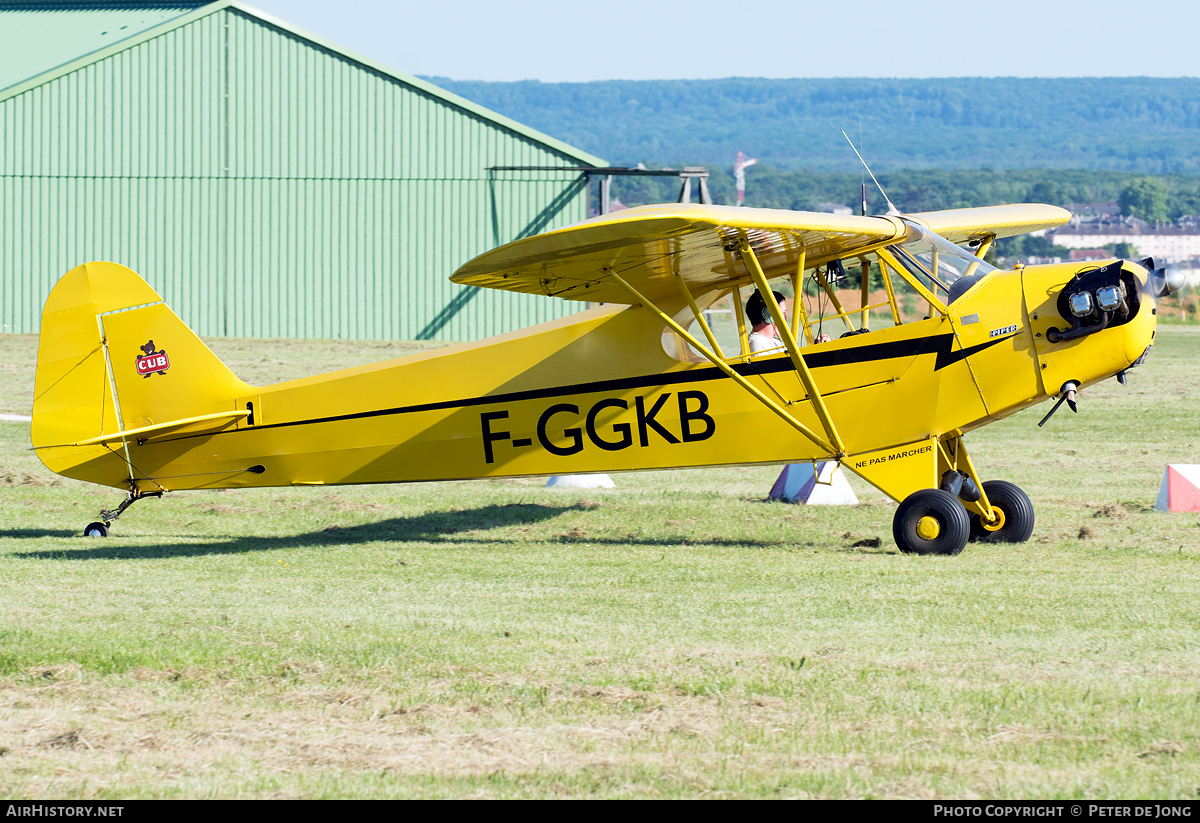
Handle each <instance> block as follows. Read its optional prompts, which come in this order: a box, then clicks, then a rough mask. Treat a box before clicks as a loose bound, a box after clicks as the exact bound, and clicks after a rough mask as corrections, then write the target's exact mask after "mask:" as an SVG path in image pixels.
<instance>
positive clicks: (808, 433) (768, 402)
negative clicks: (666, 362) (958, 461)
mask: <svg viewBox="0 0 1200 823" xmlns="http://www.w3.org/2000/svg"><path fill="white" fill-rule="evenodd" d="M604 273H605V274H606V275H607V276H608V277H609V278H610V279H611V280H612V281H613V282H614V283H616V284H617V285H618V286H620V287H621V288H623V289H624V290H625V291H626V292H627V293H628V294H629V296H630V297H631V298H633V302H634V303H637V304H640V305H641V306H643V307H644V308H645V309H646V310H647V311H650V312H653V313H654V314H655V315H656V316H657V317H658V318H659V319H660V320H662V321H663V322H664V323H666V324H667V325H668V326H670V327H671V329H672V330H674V331H675V333H676V334H678V335H679V336H680V337H682V338H683V339H684V340H686V341H687V342H688V343H689V344H691V346H692V347H693V348H694V349H695V350H696V351H698V352H700V353H701V354H702V355H704V357H705V358H707V359H708V360H709V361H710V362H711V363H712V364H713V365H714V366H716V367H717V368H718V369H720V370H721V371H723V372H725V375H726V376H727V377H729V378H730V379H732V380H733V381H734V382H735V383H737V384H738V385H739V386H741V387H742V388H743V389H745V390H746V391H748V392H749V393H750V394H751V395H752V396H753V397H754V398H755V399H757V400H758V401H759V402H760V403H762V404H763V405H764V406H766V407H767V408H768V409H770V410H771V411H773V412H775V414H777V415H779V416H780V417H781V418H782V419H783V421H784V422H785V423H787V424H788V425H790V426H791V427H792V428H794V429H795V430H796V431H798V432H800V433H801V434H802V435H804V436H805V437H807V438H808V439H809V440H811V441H812V442H814V443H816V444H817V445H818V446H820V447H821V448H822V449H824V450H825V451H826V452H828V453H829V456H830V457H841V456H842V455H843V454H845V449H844V448H842V447H841V446H840V441H837V442H839V447H838V448H834V447H833V446H831V445H829V443H827V442H825V440H824V439H823V438H822V437H821V436H820V435H819V434H817V433H816V432H814V431H812V430H811V429H809V428H808V427H807V426H805V425H804V424H803V423H801V422H800V421H799V420H797V419H796V418H795V417H792V415H790V414H788V412H787V409H785V408H783V407H782V406H780V405H779V404H778V403H776V402H775V401H774V400H772V399H771V398H769V397H767V396H766V395H765V394H763V393H762V392H761V391H759V390H758V389H757V388H755V387H754V386H753V385H752V384H751V383H750V381H749V380H747V379H746V378H745V377H742V375H740V374H738V373H737V372H736V371H734V370H733V369H732V368H730V366H729V364H728V363H726V362H725V361H724V360H722V359H721V358H720V357H718V356H717V355H716V354H714V353H713V352H712V351H710V350H709V349H708V347H707V346H705V345H704V344H703V343H701V342H700V341H699V340H697V339H696V338H695V337H692V335H690V334H688V332H687V330H686V329H685V328H683V326H681V325H679V324H678V323H676V322H675V320H674V319H673V318H672V317H671V316H670V315H669V314H667V313H666V312H664V311H663V310H662V309H660V308H659V307H658V306H656V305H654V304H653V303H651V302H650V301H649V300H647V299H646V298H645V297H643V296H642V295H641V294H640V293H639V292H638V290H637V289H635V288H634V287H633V286H631V285H629V283H627V282H626V281H625V279H624V278H622V277H621V275H619V274H617V273H616V272H615V271H613V270H612V269H609V268H605V269H604ZM767 293H768V294H769V293H770V290H769V289H768V291H767ZM775 310H776V311H778V310H779V306H778V305H777V306H775ZM793 342H794V341H793ZM814 396H815V397H816V399H817V402H821V398H820V395H814ZM821 408H822V409H823V408H824V404H822V405H821ZM835 435H836V432H835Z"/></svg>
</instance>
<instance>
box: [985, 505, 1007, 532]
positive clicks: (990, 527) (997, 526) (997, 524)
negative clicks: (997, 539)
mask: <svg viewBox="0 0 1200 823" xmlns="http://www.w3.org/2000/svg"><path fill="white" fill-rule="evenodd" d="M992 514H994V515H996V519H995V520H993V521H992V522H991V523H989V522H988V521H987V520H985V519H983V518H982V517H981V518H979V525H981V526H983V528H984V529H985V530H986V531H989V532H998V531H1000V530H1001V529H1002V528H1004V512H1002V511H1001V510H1000V509H998V508H996V507H995V506H992Z"/></svg>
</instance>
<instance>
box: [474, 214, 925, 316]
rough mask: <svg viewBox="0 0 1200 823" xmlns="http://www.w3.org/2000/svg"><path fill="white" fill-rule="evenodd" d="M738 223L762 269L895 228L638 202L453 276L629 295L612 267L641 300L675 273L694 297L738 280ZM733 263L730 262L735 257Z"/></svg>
mask: <svg viewBox="0 0 1200 823" xmlns="http://www.w3.org/2000/svg"><path fill="white" fill-rule="evenodd" d="M739 231H744V232H745V233H746V235H747V239H748V240H749V241H750V245H751V247H752V248H753V249H754V253H755V256H756V257H757V258H758V260H759V262H760V263H761V264H762V267H763V270H764V272H765V273H766V275H767V276H768V277H774V276H778V275H780V274H791V273H792V272H794V271H795V267H796V263H797V260H798V257H799V251H800V249H801V248H803V249H804V250H805V252H806V265H807V266H810V267H811V266H813V265H815V264H820V263H824V262H826V261H828V260H832V259H834V258H837V257H843V256H846V255H848V254H851V253H853V252H855V251H857V250H859V249H862V248H865V247H868V246H877V245H879V244H881V243H886V242H888V241H889V240H892V239H898V238H901V237H903V236H904V233H905V229H904V226H903V224H901V223H900V221H899V220H897V219H895V218H892V217H856V216H854V215H848V214H818V213H815V212H800V211H782V210H776V209H746V208H736V207H733V206H703V205H673V204H672V205H658V206H639V207H637V208H633V209H627V210H625V211H620V212H617V213H615V214H609V215H605V216H603V217H599V218H594V219H592V220H587V221H585V222H583V223H577V224H576V225H574V226H568V227H566V228H563V229H558V230H556V231H551V232H547V233H545V234H539V235H537V236H535V237H528V238H525V239H523V240H517V241H515V242H513V243H509V244H508V245H506V246H501V247H500V248H498V249H493V250H492V251H490V252H487V253H485V254H483V255H480V256H479V257H476V258H475V259H474V260H472V261H470V262H469V263H467V264H466V265H464V266H463V267H462V268H460V269H459V270H458V271H456V272H455V273H454V275H453V276H452V277H451V278H450V279H451V280H452V281H453V282H455V283H461V284H464V285H470V286H482V287H485V288H491V289H503V290H506V291H518V292H527V293H530V294H545V295H550V296H553V297H562V298H565V299H567V300H590V301H595V302H602V303H630V302H631V299H630V296H629V293H628V292H626V291H625V290H624V289H623V288H621V287H620V286H619V285H617V284H615V283H613V282H612V281H610V280H606V279H605V278H606V277H607V274H608V271H612V272H615V273H616V274H619V275H621V277H622V278H624V279H625V280H626V281H627V282H628V283H629V284H630V285H631V286H633V287H634V288H635V289H637V290H638V291H639V292H640V293H641V294H642V295H644V296H645V297H646V298H647V299H649V300H651V301H654V302H657V301H658V300H660V299H663V298H670V297H678V295H679V287H678V285H677V283H676V282H675V278H674V275H675V273H676V272H678V273H679V274H680V276H682V278H683V280H684V281H685V282H686V283H687V284H688V287H689V289H690V290H691V292H692V293H693V294H694V295H700V294H703V293H704V292H706V291H709V290H710V289H711V288H715V287H717V286H719V285H721V284H724V283H727V282H729V281H730V280H739V279H745V277H746V270H745V268H744V267H743V266H742V265H741V264H740V263H738V262H737V261H738V258H739V253H738V251H737V242H738V233H739ZM735 264H736V265H735Z"/></svg>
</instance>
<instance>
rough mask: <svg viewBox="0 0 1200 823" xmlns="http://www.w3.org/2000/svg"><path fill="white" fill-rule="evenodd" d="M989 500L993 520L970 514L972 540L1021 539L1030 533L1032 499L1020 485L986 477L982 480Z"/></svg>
mask: <svg viewBox="0 0 1200 823" xmlns="http://www.w3.org/2000/svg"><path fill="white" fill-rule="evenodd" d="M983 491H984V493H985V494H986V495H987V499H988V502H989V503H991V504H992V509H993V511H995V512H996V514H997V517H996V520H995V521H994V522H992V523H987V522H984V520H983V518H981V517H980V516H979V515H977V514H972V515H971V540H972V541H973V542H977V543H1024V542H1025V541H1026V540H1028V539H1029V536H1030V535H1031V534H1033V503H1031V502H1029V495H1027V494H1025V492H1023V491H1021V489H1020V487H1018V486H1015V485H1013V484H1012V483H1009V482H1007V481H1005V480H988V481H987V482H986V483H984V484H983Z"/></svg>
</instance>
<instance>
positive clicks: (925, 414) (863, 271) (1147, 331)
mask: <svg viewBox="0 0 1200 823" xmlns="http://www.w3.org/2000/svg"><path fill="white" fill-rule="evenodd" d="M1068 217H1069V214H1068V213H1067V212H1066V211H1064V210H1062V209H1059V208H1056V207H1052V206H1043V205H1017V206H998V207H990V208H980V209H962V210H955V211H942V212H933V213H925V214H915V215H909V216H897V215H889V216H876V217H866V216H863V217H858V216H852V215H830V214H813V213H805V212H789V211H773V210H762V209H743V208H729V207H719V206H696V205H670V206H646V207H641V208H635V209H629V210H628V211H623V212H620V213H618V214H613V215H607V216H605V217H601V218H597V219H593V220H589V221H585V222H583V223H580V224H578V225H574V226H570V227H568V228H564V229H559V230H556V231H551V232H548V233H546V234H542V235H538V236H536V237H530V238H527V239H523V240H518V241H516V242H514V243H510V244H508V245H506V246H503V247H501V248H498V249H495V250H493V251H490V252H488V253H486V254H484V255H482V256H480V257H478V258H476V259H474V260H472V261H471V262H469V263H467V264H466V265H464V266H463V267H462V268H460V269H459V270H458V271H457V272H456V273H455V274H454V275H453V277H452V278H451V279H452V280H453V281H454V282H456V283H461V284H466V285H469V286H476V287H484V288H495V289H506V290H510V291H519V292H529V293H533V294H539V295H546V296H549V297H555V298H560V299H566V300H577V301H587V302H588V303H592V304H596V305H594V306H593V307H592V308H589V309H587V310H586V311H582V312H580V313H578V314H573V315H571V316H569V317H566V318H563V319H561V320H556V321H553V322H549V323H544V324H541V325H538V326H534V327H532V328H528V329H524V330H522V331H518V332H513V333H510V334H504V335H501V336H499V337H494V338H491V339H489V340H483V341H480V342H477V343H466V344H463V345H457V346H453V347H449V348H445V349H440V350H437V351H434V352H429V353H424V354H418V355H413V356H409V357H404V358H400V359H397V360H391V361H388V362H384V363H379V364H376V365H371V366H363V367H359V368H352V369H346V370H343V371H337V372H333V373H331V374H325V375H320V376H316V377H309V378H305V379H301V380H292V381H289V382H286V383H280V384H277V385H273V386H266V387H261V388H260V387H256V386H250V385H248V384H246V383H244V382H242V381H241V380H239V379H238V378H237V377H235V376H234V375H233V373H232V372H230V371H229V370H228V369H227V368H226V367H225V366H224V365H223V364H222V363H221V362H220V361H219V360H218V359H217V358H216V357H215V356H214V355H213V354H212V353H211V352H210V351H209V350H208V349H207V348H206V347H205V345H204V344H203V343H202V342H201V341H200V340H199V338H197V337H196V336H195V335H194V334H193V333H192V332H191V331H190V330H189V329H188V328H187V327H186V326H185V325H184V323H183V322H182V321H181V320H180V319H179V318H178V317H177V316H176V315H175V314H174V313H173V312H172V311H171V309H169V308H168V307H167V306H166V305H165V304H164V302H163V300H162V298H161V297H160V296H159V295H158V294H157V293H156V292H155V291H154V290H153V289H152V288H151V287H150V286H149V285H147V283H146V282H145V281H144V280H143V279H142V278H141V277H139V276H138V275H137V274H135V273H133V272H132V271H130V270H129V269H126V268H124V267H122V266H119V265H116V264H114V263H87V264H85V265H82V266H79V267H78V268H75V269H73V270H72V271H70V272H68V273H67V274H66V275H65V276H64V277H63V278H62V279H61V280H60V281H59V282H58V284H57V285H56V286H55V287H54V289H53V291H52V292H51V293H50V296H49V298H48V299H47V301H46V306H45V311H44V313H43V316H42V328H41V341H40V348H39V351H38V365H37V385H36V400H35V404H34V416H33V424H32V440H33V447H34V449H35V450H36V451H37V455H38V457H39V458H40V459H41V460H42V462H43V463H45V465H46V466H47V467H48V468H49V469H51V470H53V471H55V472H58V473H59V474H62V475H66V476H68V477H73V478H77V479H80V480H86V481H90V482H93V483H100V484H104V485H108V486H113V487H116V488H121V489H124V490H125V491H126V492H127V496H126V498H125V500H124V502H123V503H122V504H121V505H120V506H119V507H118V508H116V509H113V510H105V511H103V512H102V513H101V521H100V522H97V523H93V524H91V525H90V526H88V527H87V529H86V531H85V533H87V534H89V535H99V536H102V535H105V534H107V528H108V526H109V525H110V524H111V523H112V521H113V520H115V519H116V518H117V516H118V515H119V514H120V513H121V512H122V511H124V510H125V508H126V507H127V506H129V505H130V504H131V503H133V502H134V501H136V500H138V499H140V498H142V497H147V496H160V495H162V494H163V493H164V492H167V491H176V490H183V489H218V488H224V489H227V488H245V487H251V486H305V485H331V484H343V483H396V482H411V481H431V480H454V479H467V478H482V477H512V476H522V475H563V474H583V473H589V472H619V471H635V470H643V469H659V468H666V467H695V466H723V465H744V464H768V463H800V462H805V461H811V462H816V461H838V462H840V463H841V464H842V465H843V466H844V467H845V468H847V469H849V470H850V471H852V472H853V473H854V474H856V475H858V476H859V477H861V478H863V479H864V480H866V481H867V482H868V483H870V484H872V485H874V486H875V487H876V488H878V489H879V490H881V491H882V492H883V493H884V494H886V495H888V496H889V497H891V498H892V499H894V500H896V501H897V502H898V503H899V504H900V505H899V507H898V508H897V510H896V514H895V518H894V523H893V532H894V535H895V539H896V543H897V545H898V546H899V547H900V549H901V551H904V552H911V553H916V554H957V553H959V552H961V551H962V550H963V548H964V546H965V545H966V544H967V542H968V541H969V540H972V539H974V540H981V541H1009V542H1021V541H1025V540H1027V539H1028V538H1029V536H1030V534H1031V532H1032V530H1033V526H1034V512H1033V507H1032V505H1031V504H1030V501H1029V498H1028V497H1027V496H1026V495H1025V494H1024V493H1023V492H1022V491H1021V490H1020V489H1018V488H1017V487H1016V486H1014V485H1012V484H1011V483H1007V482H1004V481H1002V480H987V481H985V480H983V479H982V477H981V476H980V474H979V472H978V470H977V468H976V466H975V464H974V463H973V462H972V461H971V458H970V456H969V454H968V451H967V447H966V445H965V441H964V435H966V434H967V432H970V431H972V430H973V429H976V428H979V427H980V426H983V425H986V424H987V423H989V422H992V421H994V420H998V419H1000V418H1003V417H1006V416H1008V415H1010V414H1013V413H1014V412H1017V411H1019V410H1021V409H1024V408H1026V407H1028V406H1032V405H1034V404H1035V403H1040V402H1042V401H1044V400H1047V399H1050V398H1054V397H1058V398H1060V400H1059V402H1060V403H1061V402H1062V401H1063V400H1068V401H1070V402H1071V405H1072V406H1074V397H1075V393H1076V392H1077V391H1079V390H1080V389H1082V388H1085V387H1086V386H1089V385H1091V384H1093V383H1096V382H1097V381H1100V380H1104V379H1106V378H1109V377H1112V376H1113V375H1118V376H1119V377H1121V378H1122V379H1123V378H1124V373H1125V371H1126V370H1127V369H1129V368H1130V367H1132V366H1136V365H1138V364H1139V363H1141V362H1142V360H1143V359H1144V358H1145V356H1146V354H1147V353H1148V352H1149V349H1150V346H1151V344H1152V343H1153V340H1154V332H1155V313H1156V310H1155V298H1156V297H1158V296H1162V295H1163V294H1165V293H1166V292H1167V290H1168V287H1167V285H1166V282H1165V281H1166V276H1165V273H1164V271H1163V270H1161V269H1158V270H1156V269H1154V268H1153V263H1152V262H1151V261H1148V260H1147V261H1142V262H1140V263H1135V262H1131V261H1122V260H1111V261H1107V262H1099V263H1086V264H1084V263H1064V264H1056V265H1044V266H1024V267H1022V266H1018V267H1016V268H1014V269H1012V270H1009V271H1001V270H998V269H996V268H994V267H992V266H991V265H989V264H988V263H986V262H984V260H983V259H982V257H983V256H984V255H985V254H986V252H987V250H988V248H989V246H990V245H991V243H992V242H993V240H995V238H997V237H1004V236H1010V235H1015V234H1020V233H1024V232H1029V231H1035V230H1039V229H1045V228H1048V227H1051V226H1056V225H1061V224H1062V223H1064V222H1066V221H1067V219H1068ZM966 248H972V249H974V253H971V252H970V251H967V250H966ZM855 274H857V276H858V280H859V286H860V287H859V288H858V290H857V291H851V292H847V291H846V290H845V288H844V286H845V285H846V283H847V282H850V278H851V277H852V276H854V275H855ZM872 284H877V285H875V287H874V289H872ZM789 286H790V292H791V293H792V294H793V295H801V296H803V295H805V294H807V295H808V297H807V298H806V299H800V300H795V301H794V302H795V303H796V307H795V308H796V309H797V310H795V311H792V312H791V316H790V318H788V317H786V316H785V313H786V306H785V305H780V302H781V301H778V300H777V299H776V298H775V297H774V296H773V293H772V292H773V288H772V287H777V288H783V289H785V290H789V288H788V287H789ZM839 286H843V288H841V289H840V295H839ZM880 286H881V288H880ZM754 287H757V289H758V291H759V293H760V294H761V295H763V296H764V301H765V314H766V315H767V316H765V317H762V318H757V320H759V321H762V320H770V321H773V324H774V326H775V328H776V330H777V332H778V340H779V343H780V346H779V348H778V349H776V350H774V351H766V352H761V353H753V352H751V350H750V346H749V345H748V342H747V338H748V331H749V328H748V327H749V326H753V325H754V321H755V318H750V319H747V317H746V315H745V306H744V302H743V300H744V298H745V297H746V295H747V294H748V293H749V292H750V290H751V289H753V288H754ZM839 298H845V299H839ZM872 300H874V301H875V302H874V303H872V302H871V301H872ZM721 301H723V302H721ZM718 303H720V304H721V305H727V306H729V309H728V312H729V313H730V314H729V318H730V319H729V321H728V326H729V328H730V329H736V336H735V335H734V334H733V333H730V334H728V335H727V336H726V345H724V346H722V345H721V344H720V341H719V339H718V338H719V335H718V334H716V333H715V332H714V329H713V324H712V323H710V322H709V321H708V319H707V318H706V315H709V316H716V315H713V314H712V313H711V310H712V309H713V308H714V307H715V306H717V304H718ZM805 303H807V304H809V306H810V307H811V309H807V308H805V307H804V305H803V304H805ZM843 303H845V305H843ZM855 303H857V305H854V304H855ZM821 306H824V307H826V308H827V311H825V312H824V313H819V312H817V311H816V308H817V307H821ZM834 325H836V326H837V328H834V329H832V331H834V332H835V334H834V335H833V339H832V340H827V339H826V336H825V334H823V333H822V332H823V331H828V330H831V326H834ZM843 329H844V333H842V331H843ZM839 334H840V336H837V335H839Z"/></svg>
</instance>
